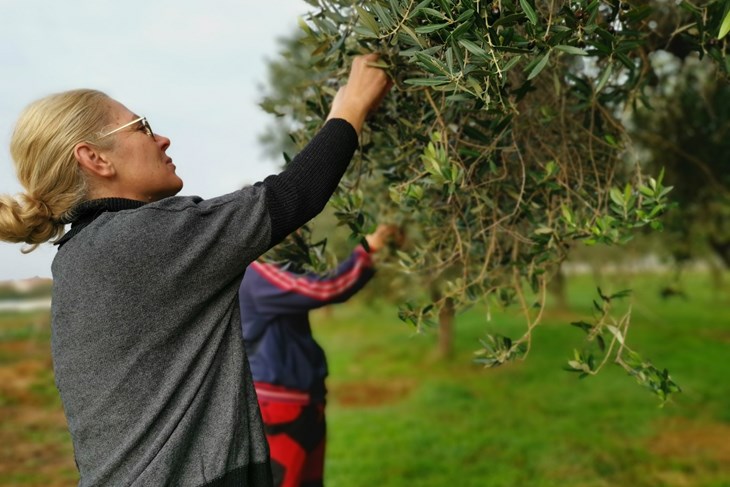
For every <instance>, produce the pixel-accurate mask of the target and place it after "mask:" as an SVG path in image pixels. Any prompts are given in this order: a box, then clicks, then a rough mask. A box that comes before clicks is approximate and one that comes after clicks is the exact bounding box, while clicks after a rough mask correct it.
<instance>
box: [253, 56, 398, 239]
mask: <svg viewBox="0 0 730 487" xmlns="http://www.w3.org/2000/svg"><path fill="white" fill-rule="evenodd" d="M377 59H378V56H377V54H368V55H366V56H359V57H356V58H355V59H354V61H353V64H352V68H351V71H350V77H349V80H348V83H347V85H345V86H343V87H342V88H340V90H339V91H338V93H337V96H336V97H335V100H334V102H333V103H332V109H331V111H330V114H329V116H328V118H327V123H325V125H324V127H322V129H321V130H320V131H319V132H318V133H317V135H316V136H315V137H314V138H313V139H312V141H311V142H310V143H309V144H308V145H307V146H306V147H305V148H304V149H303V150H302V151H301V152H300V153H299V154H298V155H297V156H296V157H295V158H294V160H293V161H292V162H291V164H289V167H287V169H286V170H285V171H283V172H282V173H281V174H278V175H276V176H269V177H268V178H266V179H265V180H264V182H263V185H264V187H265V188H266V201H267V204H268V207H269V213H270V215H271V227H272V233H271V246H274V245H276V244H277V243H279V242H280V241H281V240H282V239H283V238H284V237H286V236H287V235H288V234H289V233H291V232H293V231H294V230H296V229H297V228H299V227H301V226H302V225H304V224H305V223H306V222H308V221H309V220H311V219H312V218H313V217H314V216H316V215H317V214H318V213H319V212H321V211H322V209H323V208H324V206H325V205H326V204H327V201H328V200H329V198H330V197H331V196H332V193H334V191H335V189H336V188H337V184H338V183H339V181H340V179H341V178H342V175H343V174H344V173H345V170H346V169H347V166H348V164H349V163H350V159H352V155H353V154H354V152H355V149H357V145H358V136H359V134H360V131H361V130H362V126H363V123H364V121H365V117H366V116H367V115H368V113H369V112H370V111H372V110H374V109H375V108H376V107H377V106H378V104H379V103H380V101H381V100H382V99H383V97H384V96H385V94H386V93H387V92H388V90H389V89H390V87H391V82H390V80H389V79H388V77H387V76H386V74H385V73H384V72H383V70H382V69H379V68H376V67H373V66H371V63H373V62H375V61H377Z"/></svg>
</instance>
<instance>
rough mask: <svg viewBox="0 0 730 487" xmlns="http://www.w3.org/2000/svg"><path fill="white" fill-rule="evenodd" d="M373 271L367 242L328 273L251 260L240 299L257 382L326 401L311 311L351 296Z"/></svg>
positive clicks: (324, 371)
mask: <svg viewBox="0 0 730 487" xmlns="http://www.w3.org/2000/svg"><path fill="white" fill-rule="evenodd" d="M374 274H375V270H374V269H373V264H372V259H371V256H370V254H369V253H368V252H367V251H366V250H365V249H364V248H363V247H357V248H356V249H355V250H354V251H353V253H352V255H350V257H349V258H348V259H347V260H345V261H343V262H342V263H341V264H340V265H339V266H338V267H337V270H336V271H335V273H334V274H332V275H328V276H318V275H315V274H294V273H292V272H288V271H286V270H284V269H282V268H281V267H278V266H275V265H272V264H265V263H262V262H254V263H252V264H251V265H249V266H248V268H247V269H246V273H245V274H244V276H243V281H242V282H241V287H240V289H239V292H238V298H239V302H240V305H241V326H242V328H243V339H244V342H245V345H246V353H247V354H248V360H249V363H250V365H251V373H252V374H253V379H254V382H257V383H264V384H268V385H273V386H279V387H284V388H287V389H295V390H298V391H303V392H307V393H308V394H309V397H310V399H311V400H312V401H323V400H324V397H325V395H326V389H325V385H324V380H325V378H326V377H327V360H326V358H325V354H324V351H323V350H322V347H320V346H319V344H318V343H317V342H316V341H315V340H314V337H313V336H312V328H311V325H310V323H309V311H310V310H312V309H315V308H319V307H322V306H325V305H327V304H331V303H341V302H344V301H347V300H348V299H349V298H350V297H351V296H353V295H354V294H355V293H357V292H358V291H359V290H360V289H362V287H363V286H365V284H366V283H367V282H368V281H369V280H370V279H371V278H372V277H373V275H374Z"/></svg>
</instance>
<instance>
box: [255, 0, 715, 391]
mask: <svg viewBox="0 0 730 487" xmlns="http://www.w3.org/2000/svg"><path fill="white" fill-rule="evenodd" d="M308 3H309V4H310V5H311V6H312V7H313V11H312V12H311V13H310V14H309V15H307V16H306V18H305V19H303V21H302V23H301V24H302V25H301V27H302V30H303V38H302V40H301V41H300V42H301V44H296V45H294V44H292V49H290V50H289V51H288V52H287V53H286V54H285V57H284V61H280V62H277V64H279V66H278V67H277V68H275V69H279V70H281V69H284V70H289V72H288V75H287V78H285V79H284V78H282V80H281V82H278V80H273V86H272V89H271V93H270V96H268V97H267V100H266V101H265V102H264V106H265V107H266V108H267V109H268V110H269V111H271V112H272V113H278V114H283V115H285V116H284V117H283V120H285V124H286V125H288V130H289V132H290V134H291V136H292V140H294V141H295V143H296V145H297V146H301V145H302V144H303V143H305V142H306V141H307V140H309V139H310V138H311V136H312V135H313V133H314V132H315V131H316V130H317V129H318V128H319V127H320V126H321V124H322V121H323V119H324V117H325V115H326V113H327V109H328V107H329V103H330V101H331V99H332V97H333V96H334V94H335V92H336V89H337V82H338V81H339V80H341V79H342V78H343V77H344V76H345V75H346V72H347V68H348V66H349V59H350V56H351V55H352V54H354V53H357V52H364V51H378V52H380V53H381V55H382V57H381V65H382V67H383V68H384V69H386V70H388V71H389V72H390V73H391V75H392V77H393V79H394V81H395V84H396V86H395V90H394V92H393V93H392V96H389V97H388V98H387V99H386V102H385V104H384V106H383V107H382V109H381V110H380V111H379V113H378V114H377V115H376V116H375V117H374V118H373V119H372V120H371V122H370V127H371V129H372V130H366V131H365V132H364V133H363V136H362V139H361V146H362V150H361V151H360V153H359V154H358V155H357V157H356V159H355V161H354V163H353V165H352V168H351V170H350V171H349V173H348V175H347V176H346V178H345V179H344V180H343V183H342V185H341V191H340V192H339V194H338V195H337V196H336V197H335V198H334V199H333V206H334V208H335V209H336V214H337V217H338V219H339V221H340V222H341V224H343V225H347V226H348V227H349V228H350V229H351V231H352V232H353V234H354V235H356V236H361V235H364V234H365V233H366V232H367V231H368V230H369V229H370V228H371V227H372V225H373V217H372V215H378V216H379V218H383V216H384V215H385V216H387V217H389V218H390V219H392V220H393V221H397V222H400V223H402V224H404V225H406V226H407V228H408V234H409V242H410V245H409V247H407V248H405V249H404V250H403V251H401V252H400V253H399V254H398V256H399V259H398V265H399V268H400V270H401V271H402V272H403V273H404V274H407V275H409V276H411V277H412V278H414V277H415V279H416V282H418V283H419V284H420V291H419V290H418V289H412V290H410V297H411V299H410V300H409V301H408V302H406V303H405V304H404V305H403V306H402V307H401V310H400V317H401V318H402V319H403V320H404V321H407V322H411V323H413V324H414V325H415V326H417V327H422V326H424V325H427V324H433V325H434V326H438V324H439V323H441V325H442V327H443V328H444V330H445V331H444V333H448V331H449V329H450V328H449V325H448V324H450V323H452V322H453V316H454V313H455V312H456V311H458V310H459V309H461V308H463V307H465V306H468V305H470V304H473V303H475V302H477V301H480V300H484V299H485V297H488V298H489V299H490V300H492V302H496V303H500V304H503V305H510V304H517V305H518V306H519V307H520V308H521V309H522V310H523V313H524V316H525V320H526V323H527V329H526V332H525V333H524V335H523V336H521V337H518V338H516V339H510V338H508V337H504V336H499V335H494V336H488V337H487V338H486V339H485V340H484V342H483V345H484V348H483V350H482V351H481V356H480V358H479V360H480V362H481V363H483V364H485V365H487V366H494V365H499V364H502V363H504V362H506V361H508V360H511V359H514V358H517V357H523V356H524V355H525V354H526V353H527V352H528V350H529V346H530V339H531V332H532V330H533V328H534V327H535V326H536V325H537V324H538V323H539V321H540V318H541V316H542V312H543V308H544V305H545V293H546V286H547V282H548V281H549V279H550V276H551V275H553V274H554V272H555V269H556V268H557V266H558V265H559V264H560V263H561V262H562V261H563V260H564V259H565V256H566V254H567V250H568V248H569V246H570V245H573V244H574V243H577V242H584V243H586V244H589V245H593V244H598V243H601V244H622V243H624V242H626V241H627V240H628V239H630V238H631V234H632V232H633V231H634V230H635V229H637V228H640V227H644V226H647V225H648V226H651V227H653V228H660V227H661V223H660V222H659V220H658V218H659V217H660V216H661V215H662V214H663V213H664V212H665V210H666V209H667V205H668V200H667V194H668V193H669V191H670V188H667V187H665V186H664V184H663V181H662V177H661V176H659V177H651V176H649V175H648V174H646V173H645V172H644V168H643V167H642V166H641V164H639V163H637V162H627V161H628V158H627V157H626V154H627V152H628V151H630V150H631V148H632V146H631V139H630V138H629V136H628V134H627V133H626V130H625V128H624V125H623V123H622V120H623V115H624V114H625V113H627V112H628V111H630V110H631V109H633V108H634V107H636V106H639V105H641V104H642V102H643V100H644V99H645V98H644V90H645V88H646V87H647V86H649V85H650V83H652V82H654V80H655V79H656V78H655V76H654V75H653V73H652V66H651V63H650V62H649V58H650V54H651V53H652V52H654V51H656V50H658V49H660V48H663V47H667V46H670V47H672V48H675V49H676V50H678V51H681V53H682V55H684V56H687V55H688V53H690V52H697V53H700V54H703V55H708V56H710V57H711V58H713V59H715V60H716V61H718V62H719V63H720V65H721V66H722V69H725V70H726V69H727V57H726V54H725V49H726V46H725V41H724V40H723V41H721V42H719V41H718V42H714V43H713V45H712V46H710V40H712V39H716V38H717V36H718V32H719V31H720V28H721V24H722V21H723V20H724V18H725V14H726V11H725V10H726V8H725V7H724V2H720V1H710V2H705V4H704V5H703V6H695V5H693V4H691V3H689V2H686V1H684V2H680V3H679V4H677V3H675V2H639V1H636V2H619V1H617V0H612V1H599V0H594V1H585V0H578V1H575V0H573V1H562V0H554V1H533V0H518V1H514V0H501V1H494V2H483V1H478V0H423V1H417V0H362V1H351V0H308ZM302 46H305V47H306V48H307V49H308V51H307V53H308V54H306V55H302V54H303V51H302V50H301V49H302ZM295 72H296V73H299V74H298V75H296V76H295V75H294V73H295ZM289 75H291V76H289ZM655 174H656V173H655ZM625 294H626V293H617V294H615V295H606V294H604V293H602V292H601V291H600V290H599V295H600V296H599V299H598V300H597V301H596V302H595V303H596V311H597V315H596V319H595V320H592V322H591V323H587V322H580V323H576V324H575V325H576V326H578V327H579V328H582V329H584V330H585V331H586V333H587V334H588V339H589V341H590V346H589V347H587V348H586V350H584V351H576V353H575V356H574V359H573V360H571V361H570V362H569V366H570V368H571V369H572V370H575V371H577V372H579V373H580V374H582V375H592V374H595V373H596V372H597V370H598V369H599V368H600V367H601V366H602V365H603V364H605V363H607V361H608V360H613V361H614V362H615V363H617V364H619V365H620V366H622V367H623V368H624V369H625V370H627V371H628V372H629V373H630V374H632V375H633V376H634V377H636V378H637V380H638V381H639V382H640V383H642V384H644V385H646V386H647V387H649V388H651V389H652V390H654V392H656V393H657V394H658V395H659V396H661V397H662V398H663V399H665V398H666V397H667V395H668V394H669V393H670V392H673V391H676V390H677V387H676V385H675V384H674V383H673V382H672V380H671V378H670V377H669V375H668V373H667V372H666V371H660V370H658V369H656V368H655V367H654V366H653V365H651V364H650V363H649V362H646V361H644V360H642V359H641V358H640V357H639V356H638V355H637V354H635V353H634V352H633V351H631V350H630V349H629V348H628V346H627V344H626V343H624V339H623V338H624V335H625V330H626V327H627V326H628V319H627V317H623V318H620V317H618V318H614V317H612V307H613V305H614V303H615V301H616V300H617V299H619V298H620V297H623V296H625ZM449 342H450V340H449V339H444V340H443V343H445V344H447V345H448V343H449ZM444 352H448V350H444Z"/></svg>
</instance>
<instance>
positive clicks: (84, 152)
mask: <svg viewBox="0 0 730 487" xmlns="http://www.w3.org/2000/svg"><path fill="white" fill-rule="evenodd" d="M74 157H75V158H76V160H77V161H78V163H79V165H80V166H81V169H83V170H84V171H86V172H88V173H90V174H91V175H92V176H96V177H100V178H109V177H112V176H114V175H115V174H116V170H115V169H114V165H113V164H111V162H110V161H109V160H108V159H107V158H106V157H105V155H104V154H103V152H102V151H100V150H99V148H98V147H94V146H93V145H91V144H89V143H87V142H80V143H78V144H76V146H75V147H74Z"/></svg>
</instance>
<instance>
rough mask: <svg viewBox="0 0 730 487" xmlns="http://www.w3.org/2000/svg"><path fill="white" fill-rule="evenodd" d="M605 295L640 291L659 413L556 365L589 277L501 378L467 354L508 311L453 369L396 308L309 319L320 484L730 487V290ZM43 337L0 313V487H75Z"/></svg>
mask: <svg viewBox="0 0 730 487" xmlns="http://www.w3.org/2000/svg"><path fill="white" fill-rule="evenodd" d="M622 281H623V282H622ZM600 284H601V287H602V288H604V289H605V290H607V291H609V290H610V291H615V290H618V289H623V288H625V287H632V288H633V289H634V290H635V293H636V295H635V296H634V298H633V299H632V306H633V313H632V325H631V329H630V330H629V334H628V340H629V343H630V344H631V345H632V346H633V347H634V348H635V349H636V350H637V351H639V352H640V353H642V355H644V356H645V357H646V358H648V359H651V360H652V361H653V362H654V363H655V364H656V365H657V366H659V367H667V368H669V370H670V371H671V372H672V377H673V378H674V379H675V380H676V381H677V382H678V383H679V384H680V386H681V387H682V388H683V391H684V392H683V393H682V394H679V395H677V396H676V397H674V398H673V399H672V400H671V401H670V402H669V403H668V404H667V405H666V406H665V407H664V408H659V407H658V404H659V401H658V399H657V398H656V397H655V396H653V395H652V394H651V393H650V392H649V391H648V390H646V389H643V388H641V387H639V386H638V385H637V384H636V383H635V382H634V381H633V379H632V378H630V377H628V376H627V375H626V374H625V373H624V372H623V370H621V369H619V368H618V367H615V366H609V367H608V368H606V369H605V370H603V371H602V372H601V373H600V374H599V375H598V376H597V377H591V378H587V379H584V380H579V379H578V378H577V375H575V374H572V373H569V372H566V371H564V370H563V369H562V367H563V365H564V364H565V362H566V361H567V360H568V358H569V357H570V356H571V354H572V349H573V348H574V347H580V346H581V344H582V333H581V332H580V330H578V329H576V328H574V327H571V326H568V323H569V322H570V321H574V320H576V319H586V318H590V317H591V306H592V305H591V300H592V299H594V298H595V287H594V284H593V282H592V280H591V279H590V278H576V279H572V280H570V281H569V293H568V295H569V297H570V303H569V304H570V310H569V311H555V310H550V311H549V312H548V314H547V315H546V317H545V320H544V323H543V325H542V326H541V327H539V328H538V329H536V331H535V333H534V338H533V348H532V351H531V352H530V355H529V357H528V358H527V360H526V361H524V362H517V363H513V364H509V365H506V366H503V367H500V368H497V369H483V368H481V367H479V366H477V365H475V364H474V363H473V362H472V358H473V351H474V350H475V349H476V348H478V339H479V338H480V337H482V336H483V335H484V334H485V333H486V332H487V331H489V332H499V333H502V334H506V335H509V336H513V337H516V336H518V335H519V333H520V332H521V330H522V329H523V326H524V325H523V320H522V318H521V317H520V316H518V315H517V314H516V313H515V312H514V311H511V310H510V311H506V312H495V313H493V315H492V320H491V321H490V322H487V321H486V319H485V316H486V313H485V310H484V309H479V308H474V309H471V310H469V311H468V312H466V313H464V314H462V315H460V316H458V318H457V323H456V337H455V356H454V358H453V360H451V361H449V362H443V361H440V360H438V359H437V358H436V356H435V353H434V350H435V342H436V337H435V334H434V333H426V334H416V333H414V330H413V329H411V328H409V327H408V326H407V325H405V324H404V323H402V322H400V321H399V320H398V319H397V318H396V313H395V310H394V309H393V308H392V307H391V306H389V305H386V304H382V303H377V302H376V303H366V302H364V301H356V302H353V303H350V304H347V305H341V306H337V307H333V308H331V309H329V310H322V311H318V312H316V313H314V314H313V316H312V320H313V322H314V323H315V326H314V328H315V333H316V335H317V338H318V339H319V340H320V342H321V343H322V345H323V347H324V348H325V350H327V353H328V357H329V362H330V379H329V381H328V387H329V390H330V393H329V404H328V427H329V432H328V435H329V436H328V437H329V440H328V451H327V466H326V479H327V485H328V486H330V487H350V486H354V487H358V486H372V485H377V486H378V487H389V486H392V487H396V486H406V485H407V486H419V487H436V486H438V487H443V486H446V487H449V486H452V485H453V486H460V487H469V486H480V487H481V486H486V487H501V486H505V487H507V486H509V487H518V486H528V487H552V486H556V487H557V486H560V487H609V486H610V487H613V486H621V487H623V486H626V487H649V486H651V487H654V486H667V487H684V486H692V487H720V486H730V440H729V439H730V380H728V377H729V376H730V361H729V360H728V358H729V357H730V355H729V354H728V346H729V345H730V306H728V305H730V296H728V294H730V293H727V292H726V293H725V294H724V295H723V294H721V292H720V291H718V290H717V289H714V290H713V288H712V286H711V284H710V283H709V279H708V278H707V277H706V276H703V275H693V276H688V278H687V279H686V281H685V286H686V292H687V294H688V298H687V299H686V300H684V299H681V298H674V299H670V300H666V301H664V300H662V299H661V298H659V289H660V287H661V285H662V281H661V280H660V279H657V278H656V277H652V276H635V277H633V278H632V279H631V280H630V282H626V280H625V279H624V278H617V279H615V280H614V281H611V280H608V279H607V280H606V281H605V282H601V283H600ZM372 285H374V286H383V285H384V283H372V284H371V286H372ZM48 328H49V324H48V316H47V313H25V314H14V315H10V314H0V416H2V417H3V418H9V419H8V420H6V419H3V421H2V426H0V485H18V486H31V485H33V486H41V485H43V486H48V485H53V486H65V485H69V486H70V485H75V483H76V482H77V478H76V474H75V469H74V466H73V456H72V452H71V447H70V439H69V437H68V434H67V433H66V429H65V421H64V420H63V415H62V409H61V406H60V403H59V401H58V398H57V393H56V392H55V387H54V385H53V377H52V374H51V372H50V365H51V364H50V359H49V344H48V340H49V331H48Z"/></svg>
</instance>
